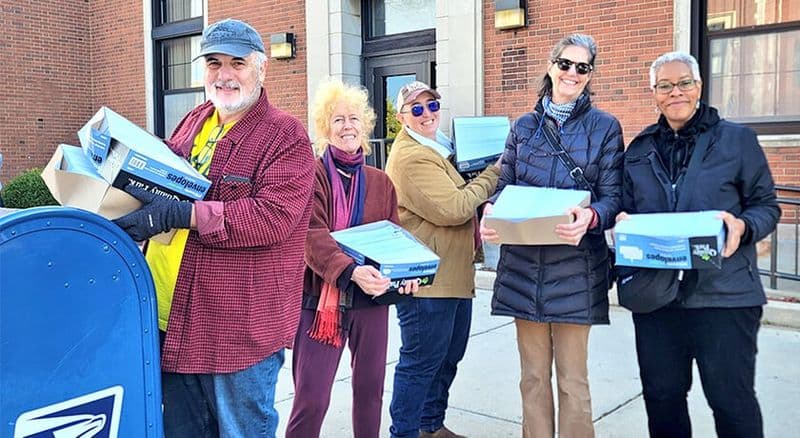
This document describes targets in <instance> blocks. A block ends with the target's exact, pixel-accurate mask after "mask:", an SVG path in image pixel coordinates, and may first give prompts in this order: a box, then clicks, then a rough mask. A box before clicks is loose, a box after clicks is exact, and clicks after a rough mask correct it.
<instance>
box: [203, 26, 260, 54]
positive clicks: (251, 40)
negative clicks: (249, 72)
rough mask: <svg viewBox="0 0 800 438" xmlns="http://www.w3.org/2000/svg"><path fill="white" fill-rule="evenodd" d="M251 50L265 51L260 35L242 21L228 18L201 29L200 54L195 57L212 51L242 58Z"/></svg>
mask: <svg viewBox="0 0 800 438" xmlns="http://www.w3.org/2000/svg"><path fill="white" fill-rule="evenodd" d="M253 51H257V52H261V53H265V51H264V41H263V40H262V39H261V35H259V34H258V32H256V30H255V29H253V27H252V26H250V25H249V24H247V23H245V22H244V21H240V20H234V19H232V18H228V19H225V20H222V21H218V22H216V23H214V24H212V25H211V26H208V27H207V28H205V29H204V30H203V38H202V39H201V40H200V54H199V55H197V57H195V59H197V58H199V57H201V56H205V55H210V54H212V53H221V54H223V55H228V56H233V57H236V58H244V57H246V56H247V55H249V54H250V53H252V52H253Z"/></svg>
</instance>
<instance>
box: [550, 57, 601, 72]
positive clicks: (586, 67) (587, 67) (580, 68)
mask: <svg viewBox="0 0 800 438" xmlns="http://www.w3.org/2000/svg"><path fill="white" fill-rule="evenodd" d="M553 64H556V65H558V69H559V70H561V71H569V68H570V67H572V66H573V65H574V66H575V72H577V73H578V74H579V75H585V74H589V72H590V71H592V70H594V67H592V65H591V64H587V63H585V62H574V61H570V60H569V59H566V58H556V59H554V60H553Z"/></svg>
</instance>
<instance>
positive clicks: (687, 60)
mask: <svg viewBox="0 0 800 438" xmlns="http://www.w3.org/2000/svg"><path fill="white" fill-rule="evenodd" d="M670 62H682V63H684V64H685V65H686V66H687V67H689V69H690V70H692V79H694V80H697V81H702V80H703V79H702V78H701V77H700V65H699V64H698V63H697V60H696V59H694V56H692V55H690V54H688V53H686V52H669V53H665V54H663V55H661V56H659V57H658V58H657V59H656V60H655V61H653V64H652V65H651V66H650V87H655V86H656V75H657V74H658V71H659V70H660V69H661V67H663V66H664V64H668V63H670Z"/></svg>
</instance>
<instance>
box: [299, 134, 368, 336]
mask: <svg viewBox="0 0 800 438" xmlns="http://www.w3.org/2000/svg"><path fill="white" fill-rule="evenodd" d="M322 162H323V163H324V164H325V170H326V171H327V173H328V181H329V182H330V183H331V209H330V210H329V214H330V215H331V231H338V230H343V229H345V228H350V227H353V226H356V225H360V224H361V223H362V222H363V220H364V195H365V194H366V189H365V183H366V178H365V177H364V153H363V151H362V150H361V149H359V150H358V152H357V153H355V154H348V153H346V152H344V151H342V150H340V149H338V148H336V147H333V146H328V149H326V150H325V153H324V154H323V155H322ZM337 169H340V170H341V171H343V172H345V173H348V174H350V175H352V176H351V177H352V180H351V181H350V188H349V190H348V191H347V193H345V189H344V183H343V182H342V176H341V175H339V170H337ZM340 297H341V291H340V290H339V289H338V288H337V287H336V284H330V283H328V282H325V283H323V285H322V290H321V291H320V297H319V303H318V304H317V313H316V315H315V316H314V323H313V324H312V325H311V328H310V329H309V330H308V335H309V337H311V339H313V340H315V341H317V342H320V343H323V344H330V345H333V346H334V347H337V348H338V347H341V345H342V342H343V339H342V308H341V306H340Z"/></svg>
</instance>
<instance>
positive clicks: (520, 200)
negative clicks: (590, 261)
mask: <svg viewBox="0 0 800 438" xmlns="http://www.w3.org/2000/svg"><path fill="white" fill-rule="evenodd" d="M590 200H591V193H589V192H588V191H585V190H566V189H553V188H545V187H527V186H514V185H511V186H506V187H505V188H503V191H502V193H500V196H499V197H498V198H497V202H496V203H495V204H494V206H493V208H492V214H490V215H488V216H486V217H485V219H484V221H485V224H486V226H487V227H488V228H493V229H495V230H497V234H498V235H499V236H500V243H501V244H510V245H566V244H567V242H565V241H563V240H561V239H560V238H559V237H558V236H557V235H556V233H555V227H556V225H558V224H567V223H572V222H574V221H575V218H574V217H572V215H570V214H567V213H566V211H567V209H569V208H570V207H586V206H588V205H589V202H590Z"/></svg>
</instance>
